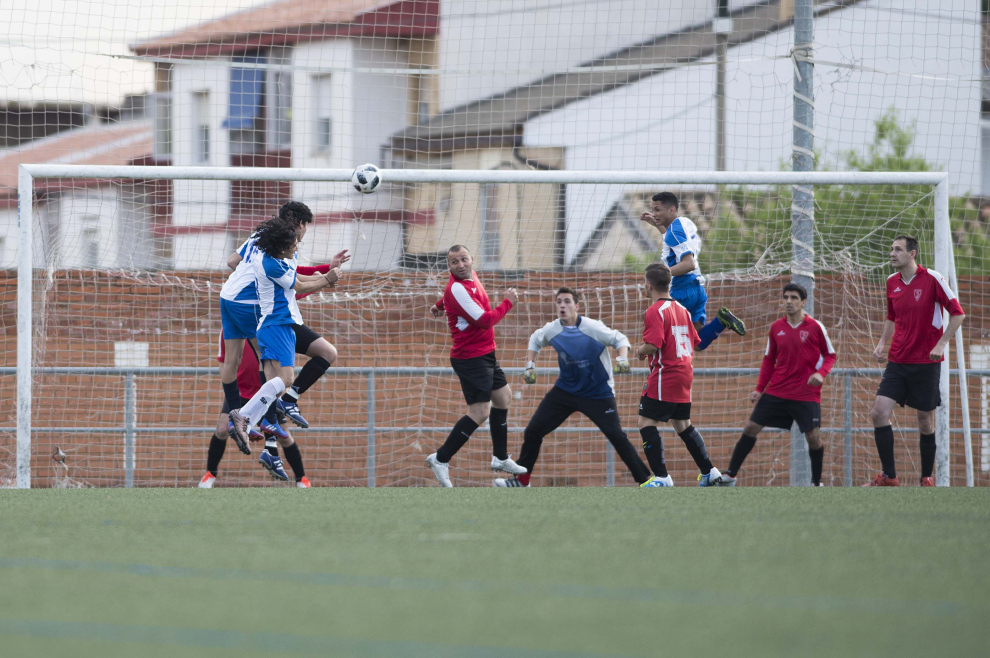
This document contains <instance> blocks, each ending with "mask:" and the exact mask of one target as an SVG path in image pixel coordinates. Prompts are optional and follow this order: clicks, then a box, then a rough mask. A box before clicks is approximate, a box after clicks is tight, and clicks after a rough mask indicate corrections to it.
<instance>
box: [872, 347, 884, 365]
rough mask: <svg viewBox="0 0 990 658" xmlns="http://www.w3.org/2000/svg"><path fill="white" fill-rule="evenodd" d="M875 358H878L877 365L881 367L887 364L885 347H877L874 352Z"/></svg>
mask: <svg viewBox="0 0 990 658" xmlns="http://www.w3.org/2000/svg"><path fill="white" fill-rule="evenodd" d="M873 356H874V357H876V360H877V363H879V364H880V365H883V364H884V363H887V353H886V352H884V349H883V345H877V348H876V349H875V350H873Z"/></svg>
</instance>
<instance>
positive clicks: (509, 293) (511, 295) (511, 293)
mask: <svg viewBox="0 0 990 658" xmlns="http://www.w3.org/2000/svg"><path fill="white" fill-rule="evenodd" d="M505 298H506V299H508V300H509V301H510V302H512V305H513V306H515V305H516V304H518V303H519V295H517V294H516V289H515V288H509V289H508V290H506V291H505Z"/></svg>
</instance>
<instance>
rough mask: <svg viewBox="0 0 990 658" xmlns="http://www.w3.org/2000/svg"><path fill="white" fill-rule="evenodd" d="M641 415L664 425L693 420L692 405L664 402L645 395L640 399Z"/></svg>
mask: <svg viewBox="0 0 990 658" xmlns="http://www.w3.org/2000/svg"><path fill="white" fill-rule="evenodd" d="M639 415H640V416H642V417H643V418H649V419H650V420H659V421H661V422H664V423H666V422H667V421H668V420H691V403H690V402H663V401H661V400H654V399H653V398H648V397H646V396H645V395H644V396H642V397H641V398H639Z"/></svg>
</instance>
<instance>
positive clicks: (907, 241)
mask: <svg viewBox="0 0 990 658" xmlns="http://www.w3.org/2000/svg"><path fill="white" fill-rule="evenodd" d="M898 240H904V248H905V249H907V250H908V251H913V252H914V256H915V258H917V257H918V239H917V238H914V237H912V236H910V235H898V236H897V237H896V238H894V242H897V241H898Z"/></svg>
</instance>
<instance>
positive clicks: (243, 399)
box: [220, 398, 248, 414]
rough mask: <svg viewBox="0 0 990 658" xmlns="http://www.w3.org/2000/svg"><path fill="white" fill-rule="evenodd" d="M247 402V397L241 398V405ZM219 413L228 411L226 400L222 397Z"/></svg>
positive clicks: (227, 412)
mask: <svg viewBox="0 0 990 658" xmlns="http://www.w3.org/2000/svg"><path fill="white" fill-rule="evenodd" d="M247 403H248V399H247V398H241V406H242V407H243V406H244V405H245V404H247ZM220 413H222V414H229V413H230V407H228V406H227V400H226V399H224V401H223V405H222V406H221V407H220Z"/></svg>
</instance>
